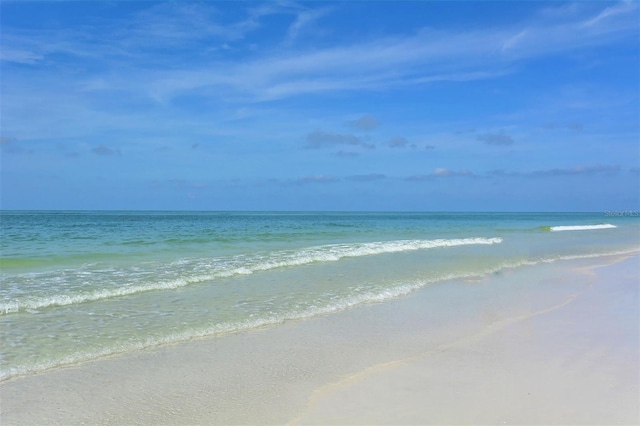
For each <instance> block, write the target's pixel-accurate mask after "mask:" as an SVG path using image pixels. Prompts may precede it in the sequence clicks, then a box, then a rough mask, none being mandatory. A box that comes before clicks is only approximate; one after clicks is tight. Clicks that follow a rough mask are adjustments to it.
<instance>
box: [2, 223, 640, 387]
mask: <svg viewBox="0 0 640 426" xmlns="http://www.w3.org/2000/svg"><path fill="white" fill-rule="evenodd" d="M613 213H616V212H602V213H351V212H348V213H347V212H345V213H325V212H321V213H310V212H156V211H153V212H139V211H135V212H128V211H87V212H78V211H55V212H40V211H2V212H1V213H0V227H1V228H0V230H1V234H0V237H1V238H0V249H1V251H0V271H1V273H0V380H6V379H8V378H11V377H15V376H19V375H23V374H30V373H34V372H38V371H43V370H46V369H51V368H56V367H61V366H65V365H69V364H74V363H78V362H83V361H89V360H93V359H97V358H100V357H104V356H109V355H116V354H123V353H128V352H131V351H138V350H143V349H145V348H151V347H155V346H158V345H164V344H171V343H178V342H183V341H188V340H190V339H195V338H201V337H205V336H210V337H215V336H221V335H224V334H227V333H232V332H238V331H243V330H251V329H255V328H259V327H276V326H278V324H281V323H283V322H284V321H288V320H300V319H304V318H310V317H314V316H318V315H330V314H331V313H333V312H338V311H341V310H344V309H349V308H352V307H356V306H359V305H363V304H367V303H384V301H385V300H388V299H392V298H397V297H402V296H404V295H407V294H409V293H411V292H413V291H419V289H421V288H423V287H426V286H431V285H445V286H446V285H447V281H449V280H452V279H461V278H463V279H474V278H477V277H482V276H484V275H486V274H492V273H500V271H502V270H505V269H507V268H518V267H522V266H527V265H535V264H539V263H546V262H555V261H561V260H563V259H576V258H586V257H595V256H601V255H607V254H623V253H632V252H637V251H640V217H638V215H637V212H620V213H622V214H613Z"/></svg>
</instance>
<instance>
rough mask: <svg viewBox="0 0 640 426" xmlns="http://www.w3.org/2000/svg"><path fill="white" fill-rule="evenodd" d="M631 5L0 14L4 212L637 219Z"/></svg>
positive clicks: (117, 6) (639, 65) (267, 5)
mask: <svg viewBox="0 0 640 426" xmlns="http://www.w3.org/2000/svg"><path fill="white" fill-rule="evenodd" d="M639 6H640V3H638V2H635V1H633V2H627V1H623V2H540V1H535V2H506V1H504V2H482V1H473V2H463V1H455V2H422V1H411V2H402V1H393V2H391V1H375V2H374V1H350V2H320V1H302V2H293V1H291V2H290V1H283V2H275V1H272V2H263V3H258V2H230V1H227V2H217V1H199V2H189V1H180V2H153V1H140V2H136V1H93V2H89V1H86V2H84V1H49V2H32V1H11V0H3V1H2V2H1V3H0V13H1V17H0V20H1V22H0V24H1V29H0V42H1V45H0V59H1V62H0V64H1V65H0V66H1V68H0V73H1V74H0V78H1V83H0V84H1V85H0V94H1V101H0V113H1V115H0V116H1V120H2V121H1V135H0V156H1V157H0V164H1V167H2V169H1V175H0V178H1V182H0V184H1V194H0V201H1V203H0V207H1V208H2V209H89V210H94V209H98V210H100V209H117V210H121V209H125V210H130V209H131V210H314V211H315V210H340V211H345V210H346V211H359V210H369V211H594V212H599V211H614V210H638V209H640V103H639V96H640V11H639V9H640V7H639Z"/></svg>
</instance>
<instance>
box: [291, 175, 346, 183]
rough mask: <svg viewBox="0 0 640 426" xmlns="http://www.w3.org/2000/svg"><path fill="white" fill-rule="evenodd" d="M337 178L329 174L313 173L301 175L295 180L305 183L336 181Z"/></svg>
mask: <svg viewBox="0 0 640 426" xmlns="http://www.w3.org/2000/svg"><path fill="white" fill-rule="evenodd" d="M338 180H339V179H338V178H336V177H334V176H331V175H315V176H302V177H300V178H298V179H297V180H296V181H295V182H296V183H300V184H305V183H333V182H337V181H338Z"/></svg>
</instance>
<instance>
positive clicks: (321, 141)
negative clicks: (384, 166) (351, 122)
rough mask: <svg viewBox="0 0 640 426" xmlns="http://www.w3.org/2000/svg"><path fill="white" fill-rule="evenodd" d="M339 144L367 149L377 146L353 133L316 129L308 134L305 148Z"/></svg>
mask: <svg viewBox="0 0 640 426" xmlns="http://www.w3.org/2000/svg"><path fill="white" fill-rule="evenodd" d="M338 145H351V146H358V147H362V148H366V149H373V148H375V146H374V145H373V144H371V143H368V142H366V141H364V140H362V139H361V138H359V137H358V136H355V135H352V134H341V133H329V132H324V131H321V130H315V131H313V132H311V133H309V134H308V135H307V137H306V144H305V148H307V149H318V148H325V147H335V146H338Z"/></svg>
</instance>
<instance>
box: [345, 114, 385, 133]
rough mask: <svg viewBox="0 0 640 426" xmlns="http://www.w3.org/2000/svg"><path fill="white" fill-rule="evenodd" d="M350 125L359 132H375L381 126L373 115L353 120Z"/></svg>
mask: <svg viewBox="0 0 640 426" xmlns="http://www.w3.org/2000/svg"><path fill="white" fill-rule="evenodd" d="M349 124H350V125H351V126H353V127H355V128H356V129H359V130H365V131H368V130H373V129H375V128H376V127H378V125H379V124H380V123H379V122H378V120H377V119H376V118H375V117H374V116H372V115H371V114H365V115H363V116H362V117H360V118H358V119H357V120H352V121H350V122H349Z"/></svg>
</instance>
